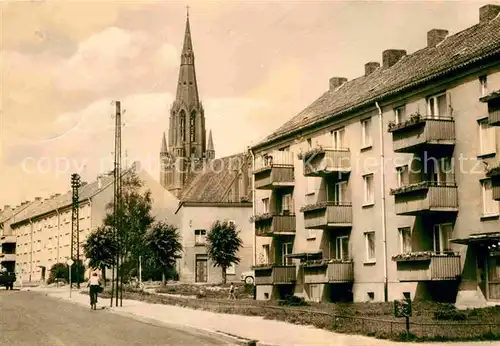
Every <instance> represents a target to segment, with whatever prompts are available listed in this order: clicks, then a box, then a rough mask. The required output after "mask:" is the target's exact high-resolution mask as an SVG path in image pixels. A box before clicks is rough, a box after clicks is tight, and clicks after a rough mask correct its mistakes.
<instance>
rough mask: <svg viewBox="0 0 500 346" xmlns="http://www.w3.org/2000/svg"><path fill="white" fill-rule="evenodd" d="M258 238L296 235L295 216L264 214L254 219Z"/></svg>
mask: <svg viewBox="0 0 500 346" xmlns="http://www.w3.org/2000/svg"><path fill="white" fill-rule="evenodd" d="M254 222H255V234H256V235H257V236H258V237H272V236H277V235H294V234H295V215H272V214H262V215H257V216H255V218H254Z"/></svg>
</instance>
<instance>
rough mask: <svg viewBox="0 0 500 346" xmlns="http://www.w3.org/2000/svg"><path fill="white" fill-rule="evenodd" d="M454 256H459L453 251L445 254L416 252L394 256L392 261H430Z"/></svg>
mask: <svg viewBox="0 0 500 346" xmlns="http://www.w3.org/2000/svg"><path fill="white" fill-rule="evenodd" d="M454 256H457V253H456V252H453V251H446V252H443V253H438V252H434V251H415V252H408V253H402V254H397V255H393V256H392V260H393V261H395V262H408V261H428V260H430V259H431V258H432V257H454Z"/></svg>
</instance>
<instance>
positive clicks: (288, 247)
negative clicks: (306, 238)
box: [281, 243, 293, 266]
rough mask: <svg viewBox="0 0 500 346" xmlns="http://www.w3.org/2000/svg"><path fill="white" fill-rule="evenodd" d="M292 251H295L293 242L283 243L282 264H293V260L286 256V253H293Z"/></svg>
mask: <svg viewBox="0 0 500 346" xmlns="http://www.w3.org/2000/svg"><path fill="white" fill-rule="evenodd" d="M292 251H293V243H283V244H281V258H282V264H283V265H284V266H285V265H292V264H293V260H292V259H291V258H288V257H286V255H289V254H291V253H292Z"/></svg>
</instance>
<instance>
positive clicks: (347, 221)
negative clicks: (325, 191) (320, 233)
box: [300, 201, 352, 229]
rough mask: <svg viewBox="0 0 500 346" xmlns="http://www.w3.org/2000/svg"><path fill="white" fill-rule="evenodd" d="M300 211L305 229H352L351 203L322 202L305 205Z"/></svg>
mask: <svg viewBox="0 0 500 346" xmlns="http://www.w3.org/2000/svg"><path fill="white" fill-rule="evenodd" d="M300 211H301V212H303V213H304V227H305V228H306V229H327V228H331V227H332V228H333V227H352V204H351V203H345V202H333V201H323V202H317V203H314V204H308V205H305V206H303V207H302V208H300Z"/></svg>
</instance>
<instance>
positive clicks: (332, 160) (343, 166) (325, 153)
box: [299, 147, 351, 177]
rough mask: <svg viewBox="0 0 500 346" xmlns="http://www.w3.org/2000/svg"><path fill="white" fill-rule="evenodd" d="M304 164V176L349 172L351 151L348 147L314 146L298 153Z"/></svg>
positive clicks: (322, 175) (323, 175)
mask: <svg viewBox="0 0 500 346" xmlns="http://www.w3.org/2000/svg"><path fill="white" fill-rule="evenodd" d="M299 158H300V159H302V161H303V165H304V176H306V177H325V176H329V175H331V174H335V173H337V174H339V175H342V174H347V173H350V172H351V152H350V151H349V149H344V148H339V149H331V148H321V147H318V148H314V149H311V150H309V151H308V152H306V153H304V154H300V155H299Z"/></svg>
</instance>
